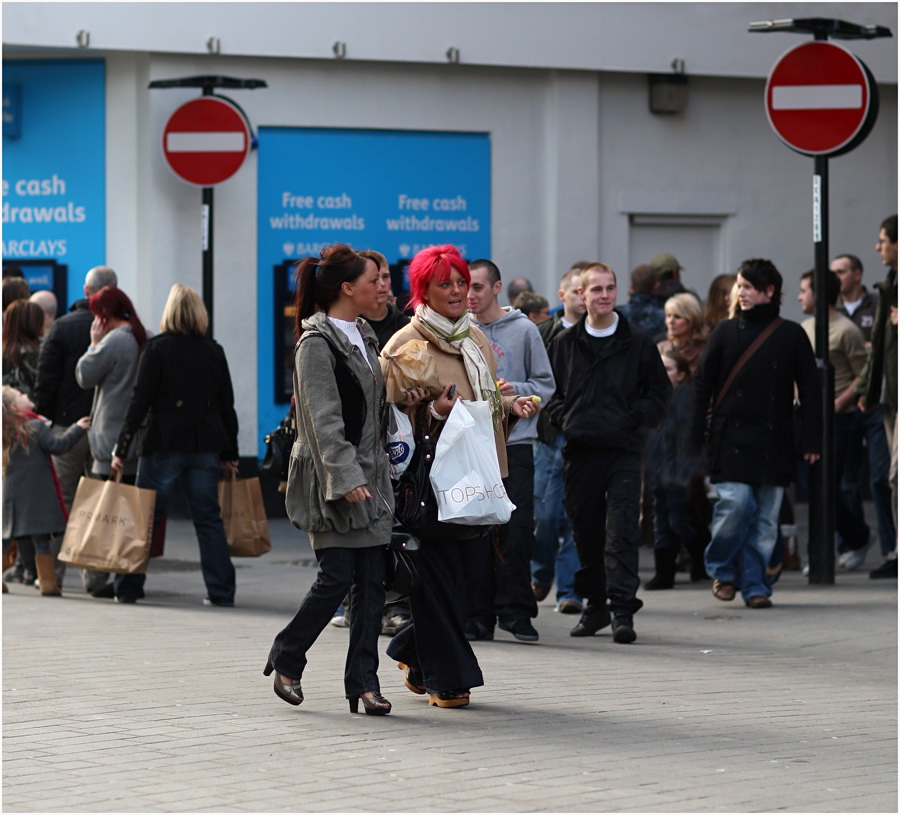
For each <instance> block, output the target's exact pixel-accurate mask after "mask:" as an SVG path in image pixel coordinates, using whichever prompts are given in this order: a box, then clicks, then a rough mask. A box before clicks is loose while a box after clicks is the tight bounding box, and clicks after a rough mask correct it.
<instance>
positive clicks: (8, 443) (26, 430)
mask: <svg viewBox="0 0 900 815" xmlns="http://www.w3.org/2000/svg"><path fill="white" fill-rule="evenodd" d="M18 395H19V391H17V390H16V389H15V388H13V387H10V386H9V385H4V386H3V472H4V473H5V472H6V466H7V465H8V464H9V457H10V455H11V454H12V450H13V447H14V446H15V445H17V444H21V445H22V446H23V447H25V448H26V449H27V447H28V443H29V442H30V441H31V437H32V435H34V430H33V429H32V427H31V425H30V424H29V423H28V417H27V416H25V415H23V414H22V413H21V412H20V411H19V410H18V408H16V406H15V401H16V397H17V396H18Z"/></svg>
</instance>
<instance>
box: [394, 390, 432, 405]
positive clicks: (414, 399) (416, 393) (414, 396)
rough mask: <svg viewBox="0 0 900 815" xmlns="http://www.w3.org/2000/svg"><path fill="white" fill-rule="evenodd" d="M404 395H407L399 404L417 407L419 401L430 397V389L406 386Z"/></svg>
mask: <svg viewBox="0 0 900 815" xmlns="http://www.w3.org/2000/svg"><path fill="white" fill-rule="evenodd" d="M403 394H404V396H405V397H406V398H405V399H403V400H402V401H401V402H398V403H397V404H398V405H403V406H404V407H415V406H416V405H418V404H419V402H423V401H425V400H426V399H427V398H428V389H427V388H406V389H405V390H404V391H403Z"/></svg>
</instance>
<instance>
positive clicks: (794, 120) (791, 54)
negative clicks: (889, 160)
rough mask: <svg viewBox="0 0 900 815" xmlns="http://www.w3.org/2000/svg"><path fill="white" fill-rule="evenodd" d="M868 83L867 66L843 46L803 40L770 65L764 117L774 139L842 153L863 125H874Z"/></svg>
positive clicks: (802, 148) (814, 151) (811, 151)
mask: <svg viewBox="0 0 900 815" xmlns="http://www.w3.org/2000/svg"><path fill="white" fill-rule="evenodd" d="M873 85H874V81H873V80H872V79H871V75H870V74H869V72H868V71H867V69H866V67H865V66H864V65H863V63H862V62H861V61H860V60H859V59H857V58H856V57H855V56H854V55H853V54H851V53H850V52H849V51H848V50H847V49H846V48H843V47H841V46H840V45H835V44H834V43H830V42H808V43H804V44H803V45H798V46H797V47H796V48H792V49H791V50H790V51H787V52H786V53H785V54H783V55H782V56H781V58H780V59H779V60H778V62H776V63H775V67H774V68H772V72H771V73H770V74H769V80H768V82H767V83H766V115H767V116H768V117H769V124H771V125H772V128H773V129H774V130H775V133H776V134H777V135H778V137H779V138H780V139H781V140H782V141H783V142H784V143H785V144H787V146H788V147H791V148H793V149H794V150H796V151H798V152H800V153H805V154H806V155H811V156H817V155H831V154H834V153H838V152H846V150H848V149H850V148H851V147H854V146H856V144H857V143H858V142H859V141H861V140H862V138H863V137H865V135H866V133H868V130H865V132H864V133H861V131H863V129H864V127H865V126H868V127H869V128H871V124H872V123H874V119H872V117H870V116H869V113H870V109H871V107H872V95H873ZM875 92H876V93H877V91H875ZM876 98H877V97H876ZM870 119H871V121H870Z"/></svg>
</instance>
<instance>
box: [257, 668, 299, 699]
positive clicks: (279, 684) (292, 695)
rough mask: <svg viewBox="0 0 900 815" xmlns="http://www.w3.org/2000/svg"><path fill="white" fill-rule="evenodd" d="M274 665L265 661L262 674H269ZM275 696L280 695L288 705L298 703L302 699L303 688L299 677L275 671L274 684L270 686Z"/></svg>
mask: <svg viewBox="0 0 900 815" xmlns="http://www.w3.org/2000/svg"><path fill="white" fill-rule="evenodd" d="M274 670H275V666H274V665H272V663H271V662H266V667H265V668H263V676H269V675H270V674H271V673H272V671H274ZM272 689H273V690H274V691H275V694H276V695H277V696H280V697H281V698H282V699H284V701H285V702H287V703H288V704H289V705H299V704H300V703H301V702H302V701H303V688H301V687H300V680H299V679H291V678H290V677H287V676H284V675H283V674H280V673H278V672H277V671H276V672H275V684H274V685H273V686H272Z"/></svg>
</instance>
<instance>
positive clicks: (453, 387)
mask: <svg viewBox="0 0 900 815" xmlns="http://www.w3.org/2000/svg"><path fill="white" fill-rule="evenodd" d="M454 396H456V385H451V386H450V390H448V391H447V398H448V399H450V400H452V399H453V397H454Z"/></svg>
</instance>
